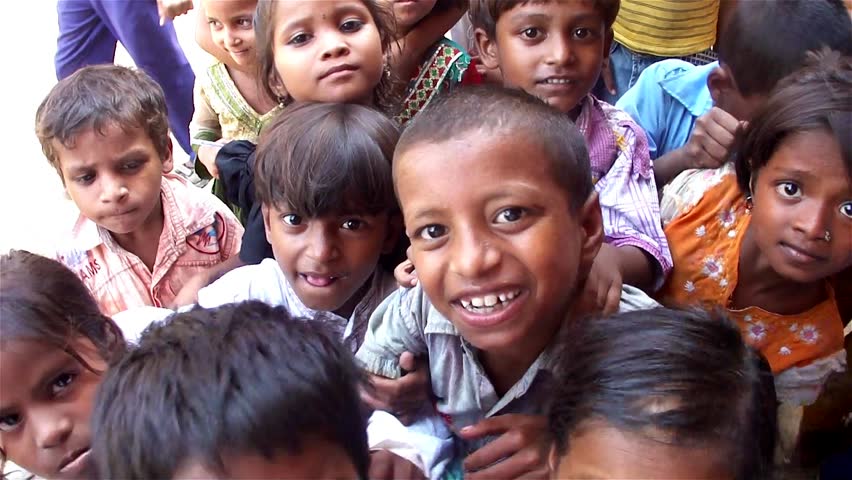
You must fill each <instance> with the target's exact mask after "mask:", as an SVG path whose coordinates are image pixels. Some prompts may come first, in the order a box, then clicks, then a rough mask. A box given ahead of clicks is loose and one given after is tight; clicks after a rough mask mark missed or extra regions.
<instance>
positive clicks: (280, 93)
mask: <svg viewBox="0 0 852 480" xmlns="http://www.w3.org/2000/svg"><path fill="white" fill-rule="evenodd" d="M268 81H269V87H270V88H271V89H272V92H273V93H275V95H276V96H277V97H278V98H283V97H286V96H287V89H286V88H285V87H284V82H283V81H282V80H281V77H279V76H278V72H276V71H275V70H274V69H273V70H272V71H271V72H269V79H268Z"/></svg>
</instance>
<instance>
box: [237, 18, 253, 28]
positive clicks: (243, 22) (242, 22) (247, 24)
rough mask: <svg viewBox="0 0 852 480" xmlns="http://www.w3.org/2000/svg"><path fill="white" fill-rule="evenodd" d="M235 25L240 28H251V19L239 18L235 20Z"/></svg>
mask: <svg viewBox="0 0 852 480" xmlns="http://www.w3.org/2000/svg"><path fill="white" fill-rule="evenodd" d="M237 25H239V26H241V27H251V26H252V19H251V18H241V19H239V20H237Z"/></svg>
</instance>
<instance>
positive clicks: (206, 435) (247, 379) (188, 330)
mask: <svg viewBox="0 0 852 480" xmlns="http://www.w3.org/2000/svg"><path fill="white" fill-rule="evenodd" d="M358 383H359V372H358V371H357V369H356V367H355V365H354V363H353V361H352V357H351V355H350V354H349V352H347V351H346V350H345V349H344V348H342V347H341V346H340V344H339V343H337V342H336V341H334V340H333V339H332V338H331V336H329V335H328V334H327V333H325V332H323V331H322V330H321V328H320V327H319V326H318V325H317V324H314V323H311V322H304V321H302V320H300V319H295V318H293V317H291V316H290V314H289V313H288V312H287V310H286V309H284V308H282V307H270V306H268V305H265V304H263V303H261V302H246V303H242V304H237V305H228V306H224V307H221V308H218V309H212V310H203V309H196V310H192V311H190V312H186V313H181V314H177V315H175V316H173V317H172V318H171V320H170V321H168V322H166V323H164V324H162V325H158V326H155V327H152V328H151V329H150V330H149V331H148V332H146V334H145V335H144V336H143V337H142V340H141V341H140V344H139V346H138V347H137V348H135V349H133V350H132V351H131V352H129V353H128V354H127V355H126V356H125V357H124V358H123V359H122V360H121V361H120V362H118V363H117V364H116V365H115V366H114V367H113V368H111V369H110V370H109V371H108V372H107V373H106V375H105V376H104V381H103V384H102V386H101V390H100V392H99V394H98V397H97V399H96V405H95V409H94V413H93V419H92V420H93V421H92V433H93V435H92V438H93V439H94V441H93V445H92V458H93V459H94V461H95V464H96V465H97V469H98V475H99V476H100V478H255V479H262V478H270V479H274V478H277V479H281V478H328V479H330V478H362V479H366V478H367V469H368V466H369V452H368V448H367V433H366V421H365V418H364V416H363V415H362V413H361V411H360V399H359V394H358ZM164 452H167V453H168V454H164Z"/></svg>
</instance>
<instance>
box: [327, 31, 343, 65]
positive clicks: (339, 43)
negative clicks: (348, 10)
mask: <svg viewBox="0 0 852 480" xmlns="http://www.w3.org/2000/svg"><path fill="white" fill-rule="evenodd" d="M323 37H324V38H323V40H324V41H323V44H322V46H323V48H322V59H323V60H329V59H332V58H337V57H342V56H345V55H348V54H349V44H348V43H347V42H346V38H345V37H344V35H343V34H342V33H340V32H338V31H336V30H335V31H327V33H325V34H324V35H323Z"/></svg>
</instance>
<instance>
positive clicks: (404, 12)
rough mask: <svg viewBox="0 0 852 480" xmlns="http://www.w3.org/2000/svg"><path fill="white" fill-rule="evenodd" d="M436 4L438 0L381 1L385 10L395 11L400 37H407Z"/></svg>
mask: <svg viewBox="0 0 852 480" xmlns="http://www.w3.org/2000/svg"><path fill="white" fill-rule="evenodd" d="M436 2H437V0H381V3H382V5H384V6H385V8H387V9H388V10H391V11H393V16H394V19H396V27H397V29H399V31H398V32H397V33H398V34H399V35H405V34H406V33H408V31H409V30H411V28H412V27H414V25H417V22H419V21H420V20H423V19H424V18H426V15H429V12H431V11H432V9H433V8H435V3H436ZM399 35H398V36H399Z"/></svg>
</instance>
